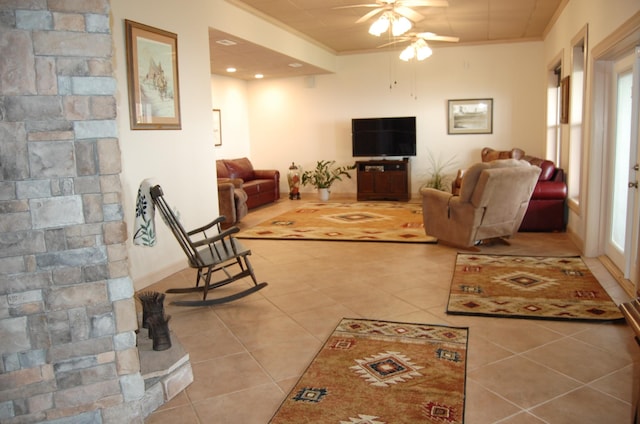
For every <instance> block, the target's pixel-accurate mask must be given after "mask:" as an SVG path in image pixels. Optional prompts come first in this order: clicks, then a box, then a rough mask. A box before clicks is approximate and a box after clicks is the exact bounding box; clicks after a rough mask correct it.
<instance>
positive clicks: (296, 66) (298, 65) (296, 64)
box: [289, 62, 302, 68]
mask: <svg viewBox="0 0 640 424" xmlns="http://www.w3.org/2000/svg"><path fill="white" fill-rule="evenodd" d="M289 66H290V67H291V68H302V63H298V62H293V63H290V64H289Z"/></svg>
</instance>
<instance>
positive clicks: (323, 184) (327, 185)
mask: <svg viewBox="0 0 640 424" xmlns="http://www.w3.org/2000/svg"><path fill="white" fill-rule="evenodd" d="M355 167H356V165H355V164H353V165H348V166H336V161H335V160H319V161H318V162H317V163H316V167H315V169H313V170H309V171H304V172H303V173H302V185H305V186H306V185H311V186H313V187H315V188H316V189H318V194H319V195H320V200H323V201H326V200H329V192H330V189H331V186H332V185H333V183H334V182H336V181H342V177H347V178H349V179H351V174H349V171H351V170H352V169H355Z"/></svg>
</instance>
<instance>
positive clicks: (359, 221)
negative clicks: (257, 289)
mask: <svg viewBox="0 0 640 424" xmlns="http://www.w3.org/2000/svg"><path fill="white" fill-rule="evenodd" d="M236 237H238V238H257V239H276V240H339V241H388V242H410V243H435V242H436V241H437V240H436V239H435V238H434V237H430V236H427V235H426V234H425V232H424V226H423V224H422V206H421V205H420V204H417V203H375V202H357V203H321V202H318V203H307V204H305V205H303V206H301V207H298V208H296V209H294V210H292V211H289V212H286V213H284V214H282V215H279V216H277V217H275V218H272V219H269V220H268V221H266V222H263V223H261V224H258V225H257V226H255V227H252V228H248V229H244V230H242V231H240V232H239V233H238V234H236Z"/></svg>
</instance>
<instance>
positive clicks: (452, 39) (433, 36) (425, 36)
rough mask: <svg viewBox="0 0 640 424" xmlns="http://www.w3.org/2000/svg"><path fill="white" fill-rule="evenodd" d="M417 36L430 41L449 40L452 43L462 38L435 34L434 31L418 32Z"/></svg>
mask: <svg viewBox="0 0 640 424" xmlns="http://www.w3.org/2000/svg"><path fill="white" fill-rule="evenodd" d="M416 37H420V38H423V39H425V40H428V41H448V42H450V43H457V42H458V41H460V38H458V37H452V36H447V35H438V34H434V33H433V32H421V33H419V34H416Z"/></svg>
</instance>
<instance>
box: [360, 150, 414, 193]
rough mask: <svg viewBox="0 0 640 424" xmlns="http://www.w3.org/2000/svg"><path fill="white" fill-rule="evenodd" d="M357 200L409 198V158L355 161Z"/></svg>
mask: <svg viewBox="0 0 640 424" xmlns="http://www.w3.org/2000/svg"><path fill="white" fill-rule="evenodd" d="M356 169H357V178H358V200H396V201H402V202H408V201H409V199H410V198H411V194H410V192H409V191H410V189H411V184H410V179H409V176H410V172H409V158H404V159H402V160H387V159H380V160H368V161H358V162H356Z"/></svg>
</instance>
